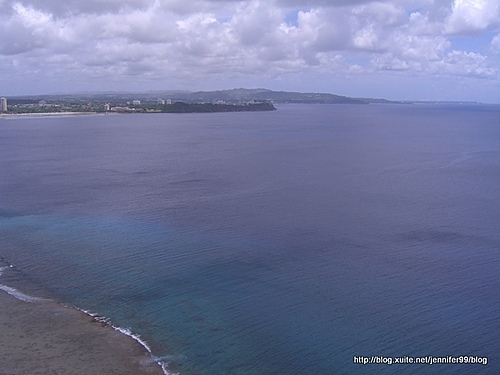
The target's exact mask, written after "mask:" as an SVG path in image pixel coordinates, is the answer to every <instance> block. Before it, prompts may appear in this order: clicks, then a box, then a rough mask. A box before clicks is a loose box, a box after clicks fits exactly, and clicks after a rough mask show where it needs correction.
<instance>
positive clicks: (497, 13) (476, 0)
mask: <svg viewBox="0 0 500 375" xmlns="http://www.w3.org/2000/svg"><path fill="white" fill-rule="evenodd" d="M498 25H500V3H499V2H498V1H497V0H455V1H454V3H453V6H452V12H451V14H450V15H449V17H448V18H447V19H446V24H445V32H446V33H447V34H467V33H470V32H477V31H481V30H486V29H489V28H492V27H498Z"/></svg>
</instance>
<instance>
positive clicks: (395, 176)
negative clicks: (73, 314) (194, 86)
mask: <svg viewBox="0 0 500 375" xmlns="http://www.w3.org/2000/svg"><path fill="white" fill-rule="evenodd" d="M0 257H1V258H0V261H1V262H2V263H3V264H4V265H9V264H13V265H14V266H15V267H13V268H10V269H8V270H4V272H3V275H2V276H0V284H4V285H9V286H12V287H15V288H18V289H20V290H22V291H24V292H28V293H31V294H34V295H41V296H48V297H51V298H54V299H56V300H58V301H61V302H64V303H67V304H71V305H73V306H76V307H78V308H82V309H86V310H91V311H94V312H97V313H99V314H102V315H105V316H107V317H109V318H110V319H111V321H112V322H113V324H115V325H118V326H121V327H127V328H130V329H131V330H132V331H134V332H136V333H138V334H140V335H141V336H142V338H143V339H145V340H146V341H147V342H148V343H149V344H150V346H151V347H152V350H153V354H154V355H155V356H158V357H164V358H163V360H164V361H167V362H169V363H170V368H171V369H173V370H175V371H178V372H179V373H180V374H183V375H190V374H209V375H212V374H213V375H218V374H235V375H236V374H238V375H243V374H245V375H247V374H318V375H322V374H328V375H329V374H332V375H336V374H379V373H383V374H400V373H414V374H429V373H439V374H456V373H461V374H497V373H500V364H499V361H500V356H499V353H500V335H499V332H500V292H499V291H500V106H486V105H465V106H459V105H446V106H443V105H346V106H344V105H282V106H279V107H278V111H275V112H272V113H269V112H261V113H252V112H249V113H221V114H181V115H178V114H159V115H102V116H97V115H96V116H68V117H47V118H20V119H11V120H3V121H0ZM374 355H377V356H394V357H396V356H397V357H403V356H413V357H417V356H428V355H433V356H436V357H438V356H439V357H443V356H478V357H482V358H484V357H487V358H488V364H487V365H458V364H455V365H432V367H431V366H430V365H399V364H398V365H396V364H393V365H392V366H388V365H366V366H363V365H360V364H355V363H353V357H354V356H374ZM0 367H1V365H0Z"/></svg>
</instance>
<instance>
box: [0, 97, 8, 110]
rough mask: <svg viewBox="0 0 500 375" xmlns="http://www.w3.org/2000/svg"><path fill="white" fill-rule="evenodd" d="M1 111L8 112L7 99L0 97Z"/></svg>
mask: <svg viewBox="0 0 500 375" xmlns="http://www.w3.org/2000/svg"><path fill="white" fill-rule="evenodd" d="M0 112H7V99H5V98H0Z"/></svg>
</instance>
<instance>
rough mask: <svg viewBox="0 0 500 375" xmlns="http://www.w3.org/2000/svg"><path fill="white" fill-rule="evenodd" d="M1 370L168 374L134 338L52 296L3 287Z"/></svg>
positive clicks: (7, 373) (10, 373)
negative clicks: (27, 296)
mask: <svg viewBox="0 0 500 375" xmlns="http://www.w3.org/2000/svg"><path fill="white" fill-rule="evenodd" d="M0 332H1V335H0V374H1V375H19V374H29V375H34V374H61V375H63V374H65V375H66V374H74V375H79V374H82V375H83V374H85V375H87V374H105V375H111V374H116V375H118V374H120V375H127V374H131V375H132V374H155V375H156V374H163V372H162V370H161V368H160V367H159V366H158V365H157V364H156V363H152V361H151V359H150V357H149V355H148V353H146V350H145V348H144V347H142V346H141V345H140V344H139V343H138V342H137V341H135V340H134V339H133V338H131V337H128V336H126V335H124V334H121V333H120V332H117V331H115V330H114V329H112V328H110V327H103V326H102V324H100V323H95V322H92V318H91V317H90V316H88V315H86V314H84V313H82V312H80V311H77V310H74V309H71V308H66V307H64V306H62V305H60V304H57V303H55V302H53V301H48V300H40V301H36V302H25V301H21V300H19V299H16V298H15V297H13V296H11V295H9V294H8V293H6V292H5V291H3V290H0Z"/></svg>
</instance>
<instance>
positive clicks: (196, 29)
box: [0, 0, 500, 103]
mask: <svg viewBox="0 0 500 375" xmlns="http://www.w3.org/2000/svg"><path fill="white" fill-rule="evenodd" d="M240 87H243V88H267V89H272V90H284V91H300V92H327V93H332V94H337V95H346V96H353V97H372V98H385V99H392V100H459V101H462V100H467V101H481V102H494V103H500V1H499V0H380V1H369V0H266V1H261V0H249V1H238V0H43V1H40V0H0V96H9V95H10V96H15V95H28V94H57V93H76V92H107V91H134V92H138V91H150V90H189V91H209V90H220V89H231V88H240Z"/></svg>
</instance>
